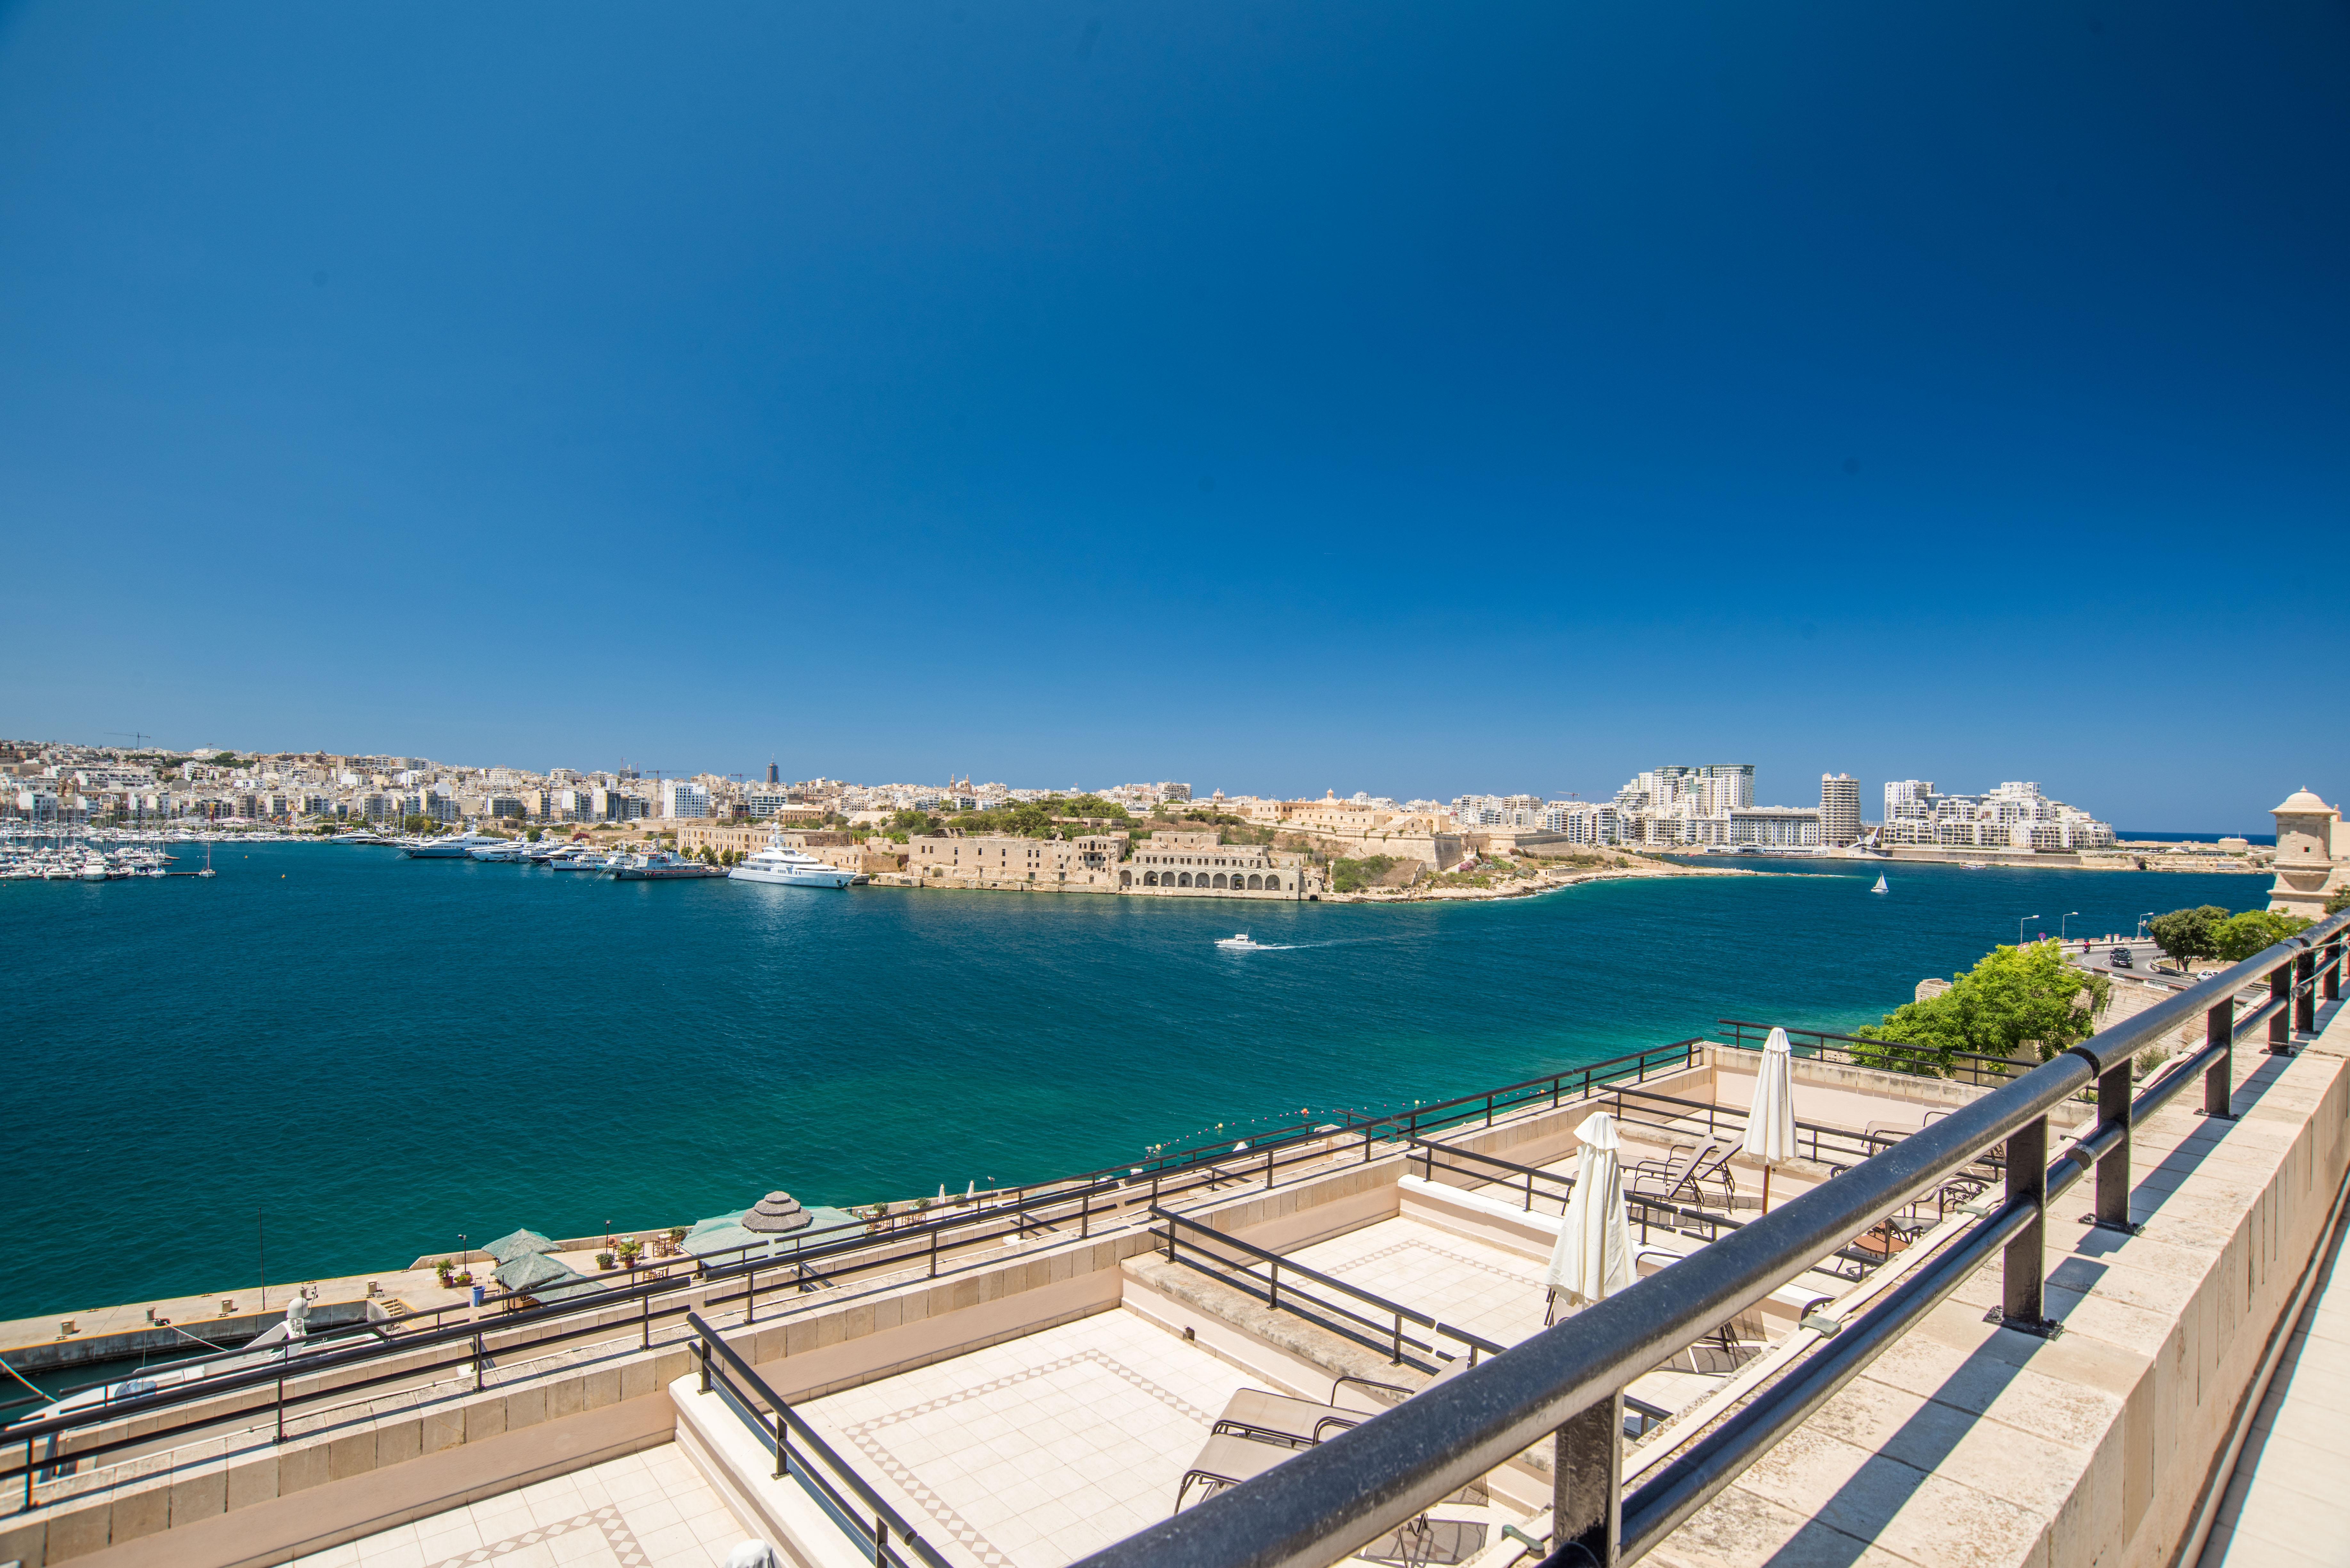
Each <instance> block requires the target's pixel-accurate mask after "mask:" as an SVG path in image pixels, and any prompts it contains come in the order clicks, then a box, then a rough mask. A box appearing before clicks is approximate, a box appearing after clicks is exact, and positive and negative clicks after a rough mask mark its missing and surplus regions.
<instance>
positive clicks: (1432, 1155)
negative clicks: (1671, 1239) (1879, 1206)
mask: <svg viewBox="0 0 2350 1568" xmlns="http://www.w3.org/2000/svg"><path fill="white" fill-rule="evenodd" d="M1412 1144H1413V1147H1417V1148H1419V1150H1420V1157H1419V1158H1420V1172H1421V1175H1420V1179H1421V1180H1422V1181H1426V1182H1430V1183H1433V1182H1434V1181H1435V1179H1436V1174H1435V1173H1436V1172H1437V1171H1438V1170H1439V1169H1443V1170H1451V1171H1458V1172H1459V1173H1460V1174H1461V1175H1462V1176H1465V1177H1468V1178H1469V1179H1471V1180H1473V1181H1482V1182H1483V1183H1485V1184H1486V1185H1488V1186H1496V1187H1497V1186H1500V1185H1501V1183H1502V1180H1503V1178H1499V1177H1492V1176H1487V1175H1484V1174H1483V1173H1482V1171H1481V1170H1479V1169H1477V1168H1475V1167H1473V1166H1469V1165H1456V1164H1454V1163H1453V1160H1454V1159H1455V1158H1459V1159H1466V1160H1473V1161H1475V1162H1476V1164H1477V1165H1478V1166H1494V1167H1498V1168H1501V1169H1502V1170H1503V1171H1504V1172H1506V1173H1507V1175H1509V1176H1513V1177H1516V1178H1517V1179H1519V1180H1521V1181H1523V1183H1524V1184H1525V1202H1524V1203H1523V1205H1522V1206H1521V1207H1523V1210H1525V1212H1527V1213H1529V1214H1531V1213H1533V1212H1534V1183H1535V1182H1537V1181H1547V1182H1555V1183H1556V1184H1557V1185H1558V1186H1559V1187H1560V1188H1561V1189H1563V1190H1562V1191H1561V1192H1560V1193H1558V1194H1557V1196H1558V1197H1559V1198H1560V1199H1561V1200H1562V1201H1564V1200H1565V1197H1566V1194H1567V1193H1570V1192H1572V1191H1574V1189H1575V1178H1573V1177H1572V1176H1563V1175H1561V1174H1560V1173H1559V1172H1557V1171H1555V1170H1544V1169H1543V1168H1541V1167H1540V1166H1533V1165H1519V1164H1517V1163H1515V1162H1514V1161H1512V1160H1506V1159H1502V1158H1498V1157H1496V1156H1493V1155H1490V1154H1480V1153H1478V1152H1477V1151H1476V1150H1475V1149H1473V1148H1461V1147H1458V1146H1457V1145H1454V1144H1449V1143H1440V1142H1438V1141H1437V1140H1435V1139H1433V1138H1414V1139H1413V1140H1412ZM1439 1149H1441V1150H1443V1151H1444V1154H1445V1155H1446V1156H1447V1157H1450V1158H1437V1156H1436V1152H1435V1151H1437V1150H1439ZM1624 1203H1625V1207H1627V1209H1631V1210H1637V1211H1638V1214H1639V1218H1638V1219H1637V1220H1633V1221H1632V1223H1633V1225H1634V1226H1635V1227H1636V1228H1637V1229H1638V1231H1639V1232H1640V1244H1641V1245H1643V1246H1645V1245H1647V1243H1648V1231H1649V1230H1650V1229H1651V1228H1652V1227H1653V1228H1655V1229H1658V1230H1662V1231H1670V1232H1672V1233H1674V1234H1677V1235H1694V1236H1695V1237H1696V1239H1697V1240H1698V1241H1706V1242H1712V1241H1719V1240H1720V1239H1721V1235H1722V1233H1723V1232H1724V1231H1737V1230H1742V1229H1743V1228H1744V1227H1745V1226H1746V1225H1747V1223H1748V1221H1746V1220H1733V1219H1731V1217H1730V1216H1729V1215H1727V1214H1716V1213H1715V1212H1713V1210H1710V1209H1692V1208H1690V1207H1689V1206H1688V1205H1686V1204H1680V1203H1673V1202H1669V1201H1667V1200H1665V1199H1656V1198H1647V1197H1643V1196H1641V1195H1640V1194H1639V1193H1637V1192H1631V1191H1627V1192H1626V1193H1625V1194H1624ZM1938 1218H1939V1216H1938ZM1692 1227H1693V1228H1694V1229H1693V1230H1692V1229H1691V1228H1692ZM1830 1255H1831V1256H1833V1257H1837V1258H1841V1259H1843V1260H1844V1261H1845V1262H1848V1263H1851V1264H1853V1265H1854V1266H1855V1267H1856V1269H1857V1270H1858V1271H1860V1272H1863V1273H1865V1272H1866V1271H1868V1270H1870V1269H1873V1268H1875V1267H1877V1265H1878V1264H1879V1263H1882V1262H1885V1261H1886V1259H1887V1257H1889V1256H1891V1252H1890V1251H1889V1249H1888V1251H1885V1252H1869V1251H1863V1250H1862V1249H1860V1248H1858V1247H1846V1248H1844V1249H1842V1250H1840V1251H1836V1252H1835V1253H1832V1254H1830Z"/></svg>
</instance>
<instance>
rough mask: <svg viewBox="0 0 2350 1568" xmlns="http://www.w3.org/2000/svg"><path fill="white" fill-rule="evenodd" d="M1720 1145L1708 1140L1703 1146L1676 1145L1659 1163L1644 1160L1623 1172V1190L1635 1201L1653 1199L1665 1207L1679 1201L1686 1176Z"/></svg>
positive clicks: (1690, 1144)
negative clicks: (1674, 1200) (1666, 1204)
mask: <svg viewBox="0 0 2350 1568" xmlns="http://www.w3.org/2000/svg"><path fill="white" fill-rule="evenodd" d="M1720 1147H1721V1145H1720V1144H1718V1143H1715V1142H1714V1141H1712V1140H1711V1138H1709V1139H1707V1140H1706V1141H1705V1142H1703V1143H1677V1144H1675V1145H1673V1147H1672V1148H1671V1150H1670V1151H1669V1153H1668V1154H1667V1156H1666V1158H1663V1159H1644V1160H1642V1161H1640V1162H1639V1163H1638V1165H1633V1166H1629V1167H1627V1168H1626V1169H1625V1171H1624V1190H1625V1191H1626V1192H1627V1193H1629V1194H1631V1195H1632V1196H1633V1197H1635V1198H1653V1199H1657V1200H1658V1201H1659V1202H1660V1203H1669V1202H1671V1201H1672V1200H1673V1199H1675V1198H1677V1197H1679V1195H1680V1193H1681V1190H1682V1189H1684V1188H1687V1187H1688V1186H1689V1183H1690V1172H1691V1171H1693V1170H1695V1169H1696V1168H1697V1163H1698V1161H1699V1160H1700V1159H1703V1158H1706V1157H1707V1156H1709V1155H1711V1154H1712V1153H1713V1152H1714V1151H1715V1150H1716V1149H1718V1148H1720Z"/></svg>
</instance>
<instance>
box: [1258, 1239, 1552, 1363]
mask: <svg viewBox="0 0 2350 1568" xmlns="http://www.w3.org/2000/svg"><path fill="white" fill-rule="evenodd" d="M1287 1256H1289V1257H1290V1258H1292V1259H1294V1260H1295V1261H1296V1262H1300V1263H1303V1264H1305V1266H1306V1267H1307V1268H1310V1269H1318V1270H1320V1271H1321V1272H1323V1273H1326V1274H1328V1275H1330V1276H1331V1277H1332V1278H1334V1279H1339V1280H1344V1281H1345V1282H1347V1283H1348V1284H1350V1285H1353V1286H1355V1287H1356V1288H1357V1290H1365V1291H1368V1292H1370V1293H1372V1294H1373V1295H1378V1296H1385V1297H1386V1298H1387V1299H1388V1300H1389V1301H1391V1302H1395V1303H1399V1305H1403V1306H1408V1307H1413V1308H1416V1309H1418V1310H1419V1311H1420V1312H1424V1313H1426V1314H1428V1315H1429V1316H1430V1317H1432V1318H1435V1319H1436V1320H1437V1321H1438V1322H1440V1323H1442V1324H1448V1325H1450V1326H1451V1327H1454V1328H1461V1329H1466V1330H1468V1331H1469V1332H1470V1333H1471V1334H1477V1335H1478V1336H1480V1337H1481V1338H1484V1339H1489V1340H1491V1341H1492V1342H1493V1343H1494V1344H1495V1345H1515V1344H1517V1343H1518V1341H1520V1340H1522V1339H1524V1338H1527V1337H1529V1336H1530V1335H1532V1334H1538V1333H1540V1332H1541V1330H1542V1326H1543V1283H1542V1277H1543V1265H1542V1264H1541V1263H1538V1262H1535V1261H1534V1259H1532V1258H1528V1257H1523V1256H1522V1255H1520V1254H1519V1253H1516V1252H1511V1251H1503V1249H1502V1248H1499V1247H1494V1246H1489V1245H1487V1244H1486V1243H1484V1242H1482V1241H1471V1240H1470V1239H1469V1238H1468V1237H1466V1236H1461V1235H1457V1234H1455V1233H1454V1232H1452V1231H1444V1230H1440V1229H1438V1228H1437V1227H1435V1226H1433V1225H1424V1224H1422V1223H1420V1222H1419V1220H1380V1221H1378V1223H1377V1224H1374V1225H1366V1226H1364V1227H1363V1228H1362V1229H1361V1230H1359V1231H1348V1232H1347V1234H1346V1235H1343V1236H1335V1237H1333V1238H1331V1239H1330V1240H1329V1241H1317V1242H1315V1244H1314V1245H1312V1246H1310V1247H1301V1248H1299V1249H1298V1250H1297V1251H1294V1252H1291V1253H1289V1254H1287ZM1447 1348H1448V1349H1457V1348H1458V1346H1451V1345H1448V1346H1447Z"/></svg>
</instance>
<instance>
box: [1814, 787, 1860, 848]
mask: <svg viewBox="0 0 2350 1568" xmlns="http://www.w3.org/2000/svg"><path fill="white" fill-rule="evenodd" d="M1859 839H1860V783H1859V781H1858V780H1856V779H1855V778H1854V777H1852V775H1851V774H1821V775H1820V842H1821V843H1823V844H1854V843H1857V842H1858V841H1859Z"/></svg>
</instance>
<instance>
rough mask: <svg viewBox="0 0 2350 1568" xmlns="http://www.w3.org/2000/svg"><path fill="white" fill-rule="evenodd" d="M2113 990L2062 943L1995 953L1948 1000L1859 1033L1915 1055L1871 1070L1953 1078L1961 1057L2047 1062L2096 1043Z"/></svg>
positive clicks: (1955, 979)
mask: <svg viewBox="0 0 2350 1568" xmlns="http://www.w3.org/2000/svg"><path fill="white" fill-rule="evenodd" d="M2112 989H2113V986H2112V982H2111V981H2108V980H2107V979H2106V977H2105V976H2104V975H2102V974H2091V973H2088V972H2085V971H2081V970H2077V969H2074V967H2073V966H2072V965H2071V964H2069V963H2067V962H2065V961H2064V951H2063V950H2062V948H2061V947H2060V946H2059V945H2058V944H2057V943H2055V942H2033V943H2031V944H2029V945H2027V946H2024V947H2021V948H2014V947H2000V948H1993V949H1992V950H1991V951H1990V952H1989V953H1987V954H1986V955H1984V957H1983V958H1982V960H1981V961H1980V962H1979V963H1977V964H1976V965H1975V967H1974V968H1973V969H1972V970H1970V971H1968V972H1967V973H1965V974H1957V975H1952V976H1951V977H1950V990H1948V991H1946V992H1942V994H1941V995H1939V996H1931V997H1928V998H1927V999H1926V1000H1925V1001H1923V1002H1908V1003H1905V1004H1904V1005H1902V1006H1900V1007H1897V1008H1895V1009H1894V1010H1893V1011H1892V1012H1888V1013H1887V1014H1886V1015H1885V1022H1884V1023H1872V1024H1869V1025H1867V1026H1866V1027H1865V1028H1863V1029H1860V1030H1858V1031H1856V1033H1857V1034H1858V1036H1859V1037H1860V1038H1862V1039H1864V1040H1882V1041H1885V1042H1887V1044H1902V1045H1908V1046H1911V1047H1913V1048H1914V1049H1913V1050H1911V1051H1900V1052H1892V1051H1888V1052H1887V1053H1885V1054H1884V1056H1883V1058H1882V1059H1881V1060H1878V1061H1876V1062H1872V1063H1870V1065H1874V1066H1883V1067H1889V1068H1894V1069H1896V1070H1898V1071H1905V1072H1929V1073H1936V1074H1941V1075H1948V1074H1949V1072H1950V1067H1951V1058H1952V1056H1953V1055H1954V1054H1957V1053H1960V1052H1965V1053H1969V1054H1974V1055H1979V1056H2012V1055H2015V1054H2018V1053H2019V1052H2021V1051H2022V1049H2023V1047H2024V1045H2025V1044H2026V1043H2027V1042H2030V1043H2034V1044H2037V1046H2038V1048H2039V1054H2040V1059H2041V1060H2042V1061H2043V1062H2044V1061H2048V1060H2050V1059H2052V1058H2054V1057H2055V1056H2057V1055H2059V1054H2062V1053H2063V1052H2064V1051H2065V1050H2067V1049H2068V1048H2070V1047H2071V1046H2073V1045H2074V1044H2078V1043H2079V1042H2081V1041H2083V1040H2085V1039H2087V1038H2088V1037H2089V1035H2090V1033H2092V1032H2093V1031H2094V1030H2095V1022H2094V1020H2095V1016H2096V1014H2097V1011H2098V1010H2099V1009H2100V1008H2102V1007H2104V1006H2105V1004H2106V997H2107V996H2108V995H2109V994H2110V993H2111V992H2112ZM1921 1052H1922V1053H1929V1054H1927V1055H1922V1056H1921V1055H1920V1054H1918V1053H1921ZM1856 1054H1861V1055H1863V1056H1864V1057H1866V1054H1867V1053H1866V1052H1861V1053H1856Z"/></svg>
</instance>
